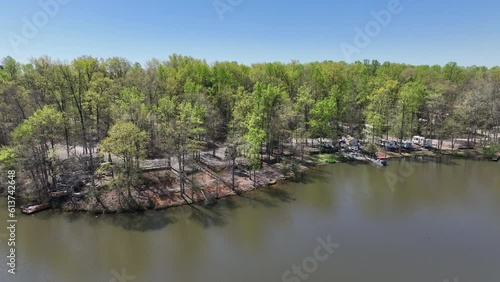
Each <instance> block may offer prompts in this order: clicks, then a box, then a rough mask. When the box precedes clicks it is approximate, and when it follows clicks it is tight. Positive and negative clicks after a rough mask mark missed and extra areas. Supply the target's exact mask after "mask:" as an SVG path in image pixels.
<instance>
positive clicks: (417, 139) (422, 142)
mask: <svg viewBox="0 0 500 282" xmlns="http://www.w3.org/2000/svg"><path fill="white" fill-rule="evenodd" d="M412 142H413V144H416V145H419V146H421V147H424V148H432V139H425V137H422V136H413V139H412Z"/></svg>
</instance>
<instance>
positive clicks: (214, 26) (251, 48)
mask: <svg viewBox="0 0 500 282" xmlns="http://www.w3.org/2000/svg"><path fill="white" fill-rule="evenodd" d="M54 1H60V2H63V3H65V2H68V3H66V4H57V7H56V6H54V5H49V6H50V7H52V9H48V12H45V10H47V9H45V10H44V8H42V6H43V5H41V4H40V3H45V2H47V3H50V2H54ZM391 1H397V0H317V1H303V0H302V1H293V0H265V1H264V0H218V1H214V0H185V1H182V0H175V1H168V0H167V1H165V0H164V1H152V0H151V1H148V0H142V1H141V0H135V1H131V0H120V1H118V0H116V1H112V0H1V2H0V57H5V56H7V55H10V56H12V57H14V58H15V59H17V60H19V61H21V62H27V61H28V59H29V58H30V57H33V56H34V57H38V56H41V55H49V56H51V57H53V58H58V59H63V60H72V59H74V58H76V57H78V56H81V55H91V56H95V57H99V58H101V57H103V58H106V57H112V56H121V57H125V58H127V59H129V60H130V61H132V62H139V63H141V64H142V63H144V62H146V61H147V60H149V59H151V58H153V57H156V58H158V59H167V58H168V56H169V55H170V54H172V53H178V54H181V55H189V56H193V57H196V58H200V59H206V60H207V61H208V62H214V61H222V60H230V61H238V62H240V63H245V64H251V63H256V62H271V61H282V62H289V61H291V60H299V61H300V62H310V61H323V60H333V61H348V62H351V61H355V60H363V59H377V60H379V61H381V62H384V61H391V62H401V63H409V64H430V65H433V64H441V65H442V64H445V63H447V62H450V61H455V62H458V63H459V64H460V65H481V66H482V65H484V66H488V67H491V66H495V65H500V55H499V51H500V16H499V13H500V2H499V1H487V0H476V1H472V0H453V1H447V0H445V1H438V0H413V1H411V0H401V2H400V6H398V8H397V11H399V12H397V13H392V15H391V20H390V21H387V22H388V24H385V23H384V25H385V26H381V25H378V27H380V28H379V29H377V25H374V24H373V23H371V24H370V22H371V21H373V20H374V16H373V15H372V11H375V12H379V11H381V10H387V9H388V6H389V5H390V2H391ZM214 3H217V4H218V5H217V6H218V7H219V9H222V10H219V13H218V12H217V10H216V8H215V6H214ZM52 4H53V3H52ZM231 5H232V6H231ZM224 7H225V8H228V7H230V9H229V10H226V11H225V12H224ZM393 10H394V9H393ZM393 12H394V11H393ZM221 15H222V17H221ZM27 22H29V23H27ZM31 25H32V26H31ZM27 26H31V28H29V27H27ZM367 26H369V27H371V28H372V29H371V35H370V36H369V37H368V38H369V43H368V44H364V43H366V42H363V41H360V40H358V41H360V42H357V41H355V36H356V35H357V32H356V31H355V28H359V30H365V28H366V27H367ZM33 27H34V28H35V29H36V31H35V32H33ZM23 29H24V31H23ZM358 39H359V38H358ZM12 42H13V43H12ZM356 42H357V43H358V44H356ZM343 43H344V45H342V44H343ZM361 43H363V44H361ZM341 46H344V47H345V46H351V47H353V48H356V49H355V50H356V52H352V53H351V54H350V55H348V56H346V54H347V53H345V52H343V51H342V48H341ZM16 49H17V50H16ZM350 50H351V51H352V50H354V49H350Z"/></svg>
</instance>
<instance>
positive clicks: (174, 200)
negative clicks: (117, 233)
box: [25, 150, 486, 214]
mask: <svg viewBox="0 0 500 282" xmlns="http://www.w3.org/2000/svg"><path fill="white" fill-rule="evenodd" d="M383 153H384V154H386V157H387V159H388V160H391V159H401V158H412V157H433V158H435V157H452V158H462V159H476V160H486V158H484V157H483V156H481V154H480V152H478V151H476V150H467V151H465V150H464V151H462V150H458V151H457V150H455V151H451V150H449V151H448V150H442V151H439V152H438V151H427V150H426V151H412V152H404V153H402V154H399V152H391V151H387V152H383ZM343 156H344V154H343V153H330V154H319V155H308V156H306V157H305V158H304V160H297V159H296V158H293V157H292V158H284V161H283V162H282V163H275V164H266V163H264V166H263V168H262V169H261V170H259V171H256V173H255V178H256V179H255V185H254V180H250V179H249V178H248V174H245V173H243V172H238V173H237V174H236V175H235V187H236V189H235V190H232V189H231V188H230V185H229V184H228V183H231V179H230V177H228V176H230V175H228V174H227V172H222V173H219V172H215V171H210V170H207V169H205V170H200V171H198V172H196V173H194V174H192V175H191V176H190V177H191V182H192V183H194V184H193V186H192V187H191V188H192V189H191V188H187V189H186V191H185V193H184V194H183V195H181V194H180V191H179V190H176V189H173V188H172V187H175V186H176V185H178V183H176V182H175V178H174V177H172V173H171V171H157V172H145V173H143V176H144V178H145V181H146V182H147V184H144V185H142V186H141V187H139V188H136V189H134V190H133V192H132V199H130V198H128V196H126V195H124V193H123V192H122V191H117V190H118V189H116V188H114V189H113V188H106V186H105V185H103V186H100V187H99V191H98V193H99V195H98V196H97V197H96V196H95V195H92V193H87V194H85V195H84V196H82V195H81V194H79V195H78V196H77V197H75V196H74V195H73V196H68V197H66V198H61V199H52V200H51V201H50V205H47V203H42V204H40V206H43V207H42V209H41V210H36V211H35V212H32V213H29V214H34V213H37V212H41V211H43V210H47V209H51V210H54V211H60V212H64V213H80V212H81V213H91V214H118V213H133V212H144V211H148V210H166V209H169V208H174V207H180V206H185V205H193V204H200V203H202V204H203V205H213V204H216V202H217V201H218V200H221V199H224V198H228V197H233V196H239V195H242V194H245V193H247V192H251V191H257V190H261V189H265V188H270V187H273V186H274V185H277V184H281V183H284V182H287V181H293V180H298V179H301V178H302V177H304V174H305V173H307V172H308V171H309V170H310V169H311V168H314V167H319V166H324V165H328V164H333V163H349V162H361V163H367V164H369V163H370V162H368V161H366V162H365V161H359V160H349V159H348V158H345V157H343ZM292 160H294V161H296V162H297V163H298V164H299V165H298V168H296V172H293V171H291V170H292V169H291V168H290V164H288V163H287V162H289V161H292ZM332 160H333V162H332ZM31 207H33V205H32V206H31ZM25 208H26V207H25Z"/></svg>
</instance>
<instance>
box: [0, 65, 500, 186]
mask: <svg viewBox="0 0 500 282" xmlns="http://www.w3.org/2000/svg"><path fill="white" fill-rule="evenodd" d="M1 65H2V66H1V67H0V146H2V150H1V152H0V161H1V162H2V163H3V165H4V166H7V167H16V168H18V169H22V170H24V171H26V175H27V176H28V177H29V178H30V180H31V182H32V183H33V185H35V186H36V187H38V189H39V190H40V191H43V189H44V188H50V187H51V186H54V185H55V184H54V182H55V181H54V178H55V176H56V175H57V174H58V172H57V168H55V167H54V161H53V159H54V158H55V156H54V148H55V147H56V146H57V145H59V146H61V145H62V146H64V148H65V151H66V154H67V155H68V156H70V152H71V148H73V147H74V146H76V145H78V146H81V147H83V152H84V154H85V155H87V156H89V158H88V159H87V165H88V166H90V167H91V170H92V173H93V171H94V170H95V169H96V168H97V164H96V163H94V162H95V157H96V156H97V153H98V152H97V151H98V150H99V151H100V152H99V153H100V154H101V155H106V154H107V155H108V156H111V155H113V156H117V157H119V158H121V160H122V161H121V162H120V163H121V164H122V165H121V173H122V174H123V175H124V177H125V179H127V180H128V181H127V183H128V184H129V191H130V183H132V181H131V179H132V177H133V175H134V171H136V170H137V169H138V166H139V162H140V160H142V159H143V158H146V157H148V158H175V159H176V160H177V164H178V168H176V169H178V170H179V173H180V175H181V183H183V181H182V175H183V171H184V167H185V162H186V158H194V159H196V158H199V156H200V153H201V152H202V151H203V150H207V149H214V150H215V148H217V147H219V146H223V145H225V146H228V148H234V150H233V151H234V152H233V153H230V154H229V155H231V156H233V157H235V156H237V155H242V154H243V155H244V156H245V157H246V159H247V160H248V163H249V166H250V167H251V168H252V169H258V168H259V167H260V166H261V164H262V159H263V157H262V155H264V156H266V155H267V157H268V158H270V157H271V156H272V155H275V154H276V152H277V151H278V152H279V151H282V150H283V146H284V144H290V143H293V141H292V140H307V138H318V137H319V138H332V139H335V138H338V136H339V135H341V134H343V133H349V134H351V135H354V136H357V137H363V136H364V135H365V134H371V135H373V136H388V135H390V136H396V137H397V138H399V139H404V138H409V137H411V136H413V135H424V136H427V137H433V138H437V139H440V140H444V139H448V138H457V137H462V138H468V139H470V140H471V141H473V140H474V142H475V139H476V133H477V132H479V131H481V132H483V133H484V134H488V136H489V134H490V133H491V134H495V138H493V139H492V140H490V142H498V128H499V125H500V68H498V67H495V68H490V69H488V68H486V67H475V66H474V67H461V66H458V65H457V64H456V63H449V64H447V65H445V66H444V67H441V66H437V65H436V66H427V65H424V66H411V65H404V64H396V63H389V62H386V63H383V64H381V63H379V62H378V61H369V60H366V61H364V62H356V63H353V64H346V63H344V62H331V61H325V62H315V63H307V64H300V63H298V62H291V63H288V64H283V63H263V64H254V65H251V66H246V65H241V64H238V63H236V62H216V63H213V64H207V63H206V62H205V61H203V60H198V59H194V58H191V57H185V56H180V55H172V56H170V57H169V59H168V60H167V61H160V60H157V59H153V60H151V61H149V62H147V63H146V65H144V66H141V65H140V64H138V63H131V62H130V61H128V60H126V59H124V58H118V57H116V58H109V59H97V58H93V57H80V58H77V59H75V60H74V61H72V62H70V63H68V62H62V61H58V60H54V59H51V58H49V57H41V58H33V59H31V60H30V63H29V64H20V63H18V62H16V61H15V60H14V59H13V58H11V57H7V58H5V59H3V61H2V64H1ZM181 188H182V189H183V185H182V184H181Z"/></svg>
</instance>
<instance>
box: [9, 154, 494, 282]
mask: <svg viewBox="0 0 500 282" xmlns="http://www.w3.org/2000/svg"><path fill="white" fill-rule="evenodd" d="M5 202H6V201H5V200H2V204H1V205H0V219H1V223H0V224H1V226H4V227H2V229H0V230H2V231H0V234H3V235H4V237H0V240H2V241H3V242H2V243H1V244H0V250H1V251H0V253H1V257H0V263H1V264H2V267H0V281H6V282H10V281H20V282H21V281H22V282H24V281H37V282H67V281H71V282H73V281H74V282H80V281H82V282H89V281H102V282H125V281H136V282H148V281H173V282H190V281H193V282H197V281H214V282H236V281H237V282H255V281H262V282H268V281H285V282H286V281H291V282H300V281H318V282H326V281H340V282H351V281H352V282H359V281H372V282H388V281H389V282H392V281H394V282H425V281H428V282H443V281H446V280H448V281H450V282H453V281H460V282H466V281H470V282H483V281H485V282H489V281H491V282H497V281H500V164H499V163H494V162H480V161H471V160H456V159H444V160H440V161H407V160H391V161H389V166H388V167H386V168H379V167H376V166H374V165H366V164H335V165H329V166H325V167H320V168H315V169H313V170H311V171H310V172H309V173H308V174H307V176H306V178H305V179H304V180H303V181H302V182H301V183H286V184H283V185H280V186H278V187H274V188H272V189H265V190H261V191H257V192H252V193H248V194H245V195H243V196H240V197H232V198H228V199H225V200H221V201H220V202H219V203H218V204H217V205H215V206H212V207H203V206H193V207H180V208H173V209H168V210H164V211H151V212H147V213H144V214H121V215H100V216H94V215H87V214H63V213H59V212H53V211H48V212H43V213H39V214H36V215H33V216H21V215H18V220H19V221H18V223H17V231H16V232H17V254H16V255H17V259H18V261H17V262H18V264H17V268H16V270H17V274H16V275H15V276H12V275H8V274H7V273H6V263H7V258H6V256H7V246H6V238H5V235H6V234H7V232H6V229H5V227H6V226H7V223H6V220H7V211H6V203H5ZM455 278H458V279H457V280H454V279H455Z"/></svg>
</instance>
